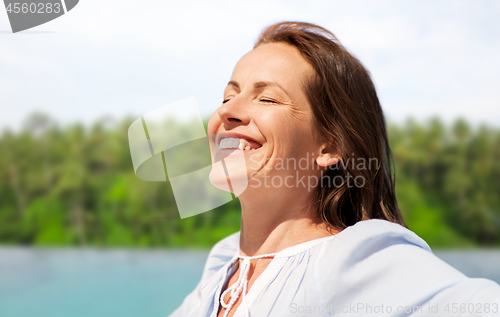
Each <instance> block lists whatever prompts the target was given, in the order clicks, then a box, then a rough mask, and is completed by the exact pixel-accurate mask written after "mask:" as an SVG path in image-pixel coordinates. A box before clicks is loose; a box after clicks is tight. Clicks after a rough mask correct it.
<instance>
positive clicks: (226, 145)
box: [219, 138, 240, 149]
mask: <svg viewBox="0 0 500 317" xmlns="http://www.w3.org/2000/svg"><path fill="white" fill-rule="evenodd" d="M239 144H240V139H236V138H227V139H222V140H221V141H220V143H219V147H220V148H221V149H236V148H238V146H239Z"/></svg>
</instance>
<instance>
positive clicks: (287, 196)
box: [239, 188, 336, 256]
mask: <svg viewBox="0 0 500 317" xmlns="http://www.w3.org/2000/svg"><path fill="white" fill-rule="evenodd" d="M239 198H240V203H241V210H242V219H241V233H240V254H241V255H245V256H254V255H262V254H269V253H275V252H279V251H281V250H284V249H286V248H288V247H291V246H294V245H297V244H299V243H303V242H306V241H310V240H314V239H319V238H322V237H326V236H330V235H332V234H335V233H336V231H334V230H332V229H329V228H328V227H327V225H326V224H324V223H323V221H322V220H321V219H320V217H319V216H318V215H317V212H316V209H315V208H314V205H313V204H312V203H311V201H312V195H305V194H304V193H303V191H302V192H301V193H296V192H295V191H291V190H290V189H288V188H287V189H286V191H284V190H280V189H273V190H267V191H266V192H265V193H262V192H261V193H259V194H258V195H257V194H256V193H246V192H245V193H244V194H242V195H241V196H240V197H239Z"/></svg>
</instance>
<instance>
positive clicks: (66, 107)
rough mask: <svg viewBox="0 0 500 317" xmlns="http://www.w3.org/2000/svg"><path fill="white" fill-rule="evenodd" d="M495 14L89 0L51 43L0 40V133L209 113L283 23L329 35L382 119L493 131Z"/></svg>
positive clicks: (46, 38)
mask: <svg viewBox="0 0 500 317" xmlns="http://www.w3.org/2000/svg"><path fill="white" fill-rule="evenodd" d="M429 6H432V8H433V9H432V10H427V8H428V7H429ZM499 13H500V5H499V4H497V3H496V2H488V1H477V2H474V3H470V2H466V1H464V2H461V1H444V2H439V3H435V2H430V1H424V2H421V1H418V2H417V1H405V2H401V1H378V2H376V3H375V2H372V1H349V2H341V1H327V0H324V1H310V2H308V3H307V4H305V3H304V2H303V1H253V2H247V1H210V2H208V1H195V0H190V1H187V2H179V1H153V0H146V1H140V2H139V1H137V0H122V1H118V0H114V1H112V0H110V1H97V0H86V1H82V2H80V3H79V5H78V6H77V7H76V8H75V9H74V10H72V11H71V12H69V13H68V14H66V15H64V16H62V17H61V18H59V19H56V20H54V21H52V22H49V23H47V24H44V25H43V26H40V27H38V28H37V29H36V30H40V31H54V32H55V33H41V34H40V33H39V34H36V33H31V34H26V33H25V34H22V33H20V34H6V33H5V32H4V33H1V34H0V38H1V42H0V43H1V44H0V45H1V47H0V68H1V69H2V72H1V73H0V83H7V84H5V85H2V86H1V87H0V90H1V94H0V95H1V100H0V101H1V103H2V113H3V114H5V113H8V114H9V115H8V118H9V119H5V118H6V117H5V115H4V118H3V119H0V130H1V129H2V128H4V127H12V128H16V127H19V126H20V123H21V122H22V120H24V118H25V117H26V116H27V115H28V114H29V113H31V112H33V111H45V112H47V113H49V114H50V115H52V116H54V117H55V118H56V119H59V120H61V121H63V122H73V121H83V122H86V123H90V122H92V121H94V120H95V119H96V118H99V117H101V116H104V115H112V116H114V117H122V116H124V115H127V114H140V113H144V112H147V111H148V110H151V109H154V108H156V107H159V106H162V105H164V104H167V103H170V102H173V101H175V100H180V99H184V98H186V97H190V96H196V97H197V99H198V103H199V104H200V107H201V110H202V112H203V113H204V114H209V113H211V112H213V110H215V108H216V107H217V106H218V105H219V104H220V102H221V98H222V91H223V89H224V87H225V85H226V83H227V81H228V80H229V78H230V75H231V72H232V68H233V67H234V65H235V64H236V62H237V61H238V59H239V58H240V57H241V56H242V55H243V54H245V53H246V52H248V51H249V50H250V49H251V48H252V45H253V43H254V41H255V39H256V37H257V36H258V34H259V32H260V31H261V30H262V28H263V27H264V26H267V25H270V24H272V23H274V22H277V21H282V20H301V21H308V22H313V23H317V24H319V25H322V26H324V27H326V28H327V29H330V30H331V31H333V32H334V33H335V34H336V35H337V36H338V37H339V39H340V40H341V41H342V42H343V43H344V45H345V46H346V47H347V48H348V49H349V50H351V51H352V52H353V53H354V54H355V55H356V56H358V57H359V58H360V59H361V61H362V62H363V63H364V64H365V65H366V66H367V68H368V69H369V70H370V71H371V73H372V75H373V78H374V80H375V83H376V86H377V88H378V92H379V96H380V99H381V100H382V102H383V106H384V109H385V110H386V114H387V115H388V116H389V117H397V118H398V120H400V119H399V118H402V117H403V116H414V117H416V118H417V119H418V118H426V117H429V116H431V115H433V114H435V113H438V114H439V115H441V116H447V117H456V116H466V117H468V118H470V119H471V120H474V121H475V122H489V123H492V124H498V121H497V120H496V119H494V118H493V116H492V114H494V113H497V112H495V111H496V110H495V109H496V108H495V109H493V108H492V107H495V106H496V105H497V102H496V100H499V98H498V97H499V96H498V93H497V87H498V85H499V84H500V82H499V79H498V76H497V74H498V73H499V71H500V63H499V61H498V58H497V56H499V55H500V39H499V38H498V36H497V34H498V31H500V29H499V26H498V23H496V17H497V16H498V15H499ZM0 28H1V29H2V30H7V29H8V28H9V26H8V21H7V16H6V14H3V13H2V14H0ZM472 104H474V108H475V110H474V113H473V114H472V113H471V112H470V110H468V109H469V108H470V107H468V105H472ZM428 105H432V107H430V106H428ZM457 105H460V106H457ZM6 109H8V110H6Z"/></svg>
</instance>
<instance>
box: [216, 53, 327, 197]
mask: <svg viewBox="0 0 500 317" xmlns="http://www.w3.org/2000/svg"><path fill="white" fill-rule="evenodd" d="M313 75H314V69H313V68H312V67H311V65H310V64H309V63H308V62H307V61H306V60H305V59H304V58H303V57H302V56H301V54H300V52H299V51H298V50H297V49H296V48H294V47H293V46H291V45H288V44H284V43H269V44H263V45H260V46H259V47H257V48H255V49H254V50H252V51H250V52H249V53H248V54H246V55H245V56H243V57H242V58H241V59H240V61H239V62H238V63H237V65H236V67H235V68H234V71H233V74H232V77H231V80H230V81H229V84H228V85H227V87H226V89H225V90H224V99H223V100H224V101H223V103H222V105H221V106H220V107H219V108H218V109H217V110H216V111H215V112H214V114H213V115H212V117H211V118H210V121H209V123H208V133H209V135H210V146H211V150H212V162H213V163H216V162H218V161H220V160H222V159H223V160H224V163H225V168H223V167H222V166H221V164H218V165H216V164H214V165H213V167H212V172H211V174H210V181H211V182H212V183H213V184H214V185H215V186H216V187H219V188H221V189H224V188H227V181H228V180H229V181H230V182H231V183H232V185H233V186H232V187H233V188H234V187H235V182H243V183H245V184H246V182H248V187H247V189H246V190H245V192H246V191H249V189H250V188H273V187H285V186H286V187H295V186H296V185H297V180H296V179H295V178H296V177H301V176H303V175H311V174H317V173H318V170H317V166H316V168H315V162H314V160H315V154H316V156H317V154H318V149H319V147H320V145H319V144H318V143H317V141H316V140H315V139H314V138H313V127H312V123H313V117H312V111H311V106H310V105H309V103H308V101H307V98H306V95H305V93H304V88H303V87H304V84H305V81H306V80H307V79H309V78H311V77H312V76H313ZM243 159H244V160H243ZM301 159H302V161H301ZM304 160H305V161H304ZM294 161H295V165H294V164H293V163H294ZM300 162H302V164H301V165H300V164H299V163H300ZM315 169H316V170H315ZM228 174H229V176H230V177H227V175H228ZM287 177H288V178H287ZM301 184H302V182H300V183H299V186H300V185H301ZM236 187H237V186H236ZM233 192H234V191H233ZM236 194H237V195H238V193H236Z"/></svg>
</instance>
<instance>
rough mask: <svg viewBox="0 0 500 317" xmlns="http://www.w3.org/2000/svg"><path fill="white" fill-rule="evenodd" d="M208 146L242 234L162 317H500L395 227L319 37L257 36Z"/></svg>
mask: <svg viewBox="0 0 500 317" xmlns="http://www.w3.org/2000/svg"><path fill="white" fill-rule="evenodd" d="M208 133H209V134H210V135H211V136H212V137H211V144H210V146H211V149H212V154H213V155H212V161H213V167H212V172H211V174H210V181H211V182H212V184H214V185H215V186H216V187H218V188H220V189H223V190H229V191H231V192H233V193H235V194H236V195H237V196H238V197H239V200H240V202H241V212H242V223H241V231H240V232H238V233H236V234H234V235H232V236H229V237H228V238H226V239H224V240H222V241H221V242H219V243H218V244H217V245H216V246H214V248H213V249H212V251H211V252H210V255H209V257H208V260H207V262H206V265H205V269H204V273H203V276H202V279H201V281H200V283H199V285H198V286H197V288H196V289H195V290H194V291H193V292H192V293H191V294H190V295H189V296H188V297H187V298H186V299H185V301H184V303H183V304H182V306H181V307H179V308H178V309H177V310H176V311H175V312H174V313H173V315H172V316H224V317H226V316H243V315H246V316H250V315H251V316H259V317H260V316H289V315H296V313H298V314H300V315H308V316H311V315H317V316H320V315H331V314H334V313H337V314H339V315H342V314H351V315H352V314H353V313H354V314H355V315H356V314H357V315H359V316H366V315H371V314H376V315H377V316H380V315H382V316H393V315H394V316H395V315H397V316H401V315H409V314H411V313H418V314H420V315H422V314H423V315H426V314H427V315H433V314H434V315H436V316H439V315H442V314H447V315H453V314H455V313H459V311H453V310H452V308H451V307H452V306H450V305H451V304H453V303H456V304H458V305H459V306H460V304H464V305H469V304H471V305H472V306H474V307H473V309H474V313H482V314H486V315H487V314H492V315H494V314H496V313H498V312H499V309H500V307H499V300H500V287H499V286H498V285H497V284H495V283H493V282H491V281H488V280H484V279H469V278H467V277H466V276H464V275H463V274H461V273H460V272H458V271H456V270H455V269H453V268H452V267H451V266H449V265H447V264H446V263H444V262H442V261H441V260H439V259H438V258H437V257H435V256H434V255H433V254H432V252H431V251H430V248H429V247H428V245H427V244H426V243H425V242H424V241H423V240H422V239H420V238H419V237H418V236H417V235H415V234H414V233H413V232H411V231H409V230H408V229H406V228H405V226H404V222H403V219H402V217H401V214H400V212H399V209H398V206H397V202H396V198H395V191H394V178H393V173H392V170H391V154H390V149H389V146H388V142H387V135H386V128H385V121H384V117H383V113H382V109H381V106H380V103H379V101H378V98H377V94H376V91H375V88H374V85H373V83H372V81H371V79H370V75H369V73H368V72H367V71H366V69H365V68H364V67H363V66H362V64H361V63H360V62H359V61H358V60H357V59H356V58H355V57H354V56H352V55H351V54H350V53H348V52H347V51H346V50H345V48H344V47H343V46H342V45H341V44H340V43H339V42H338V40H337V39H336V38H335V37H334V35H333V34H331V33H330V32H329V31H327V30H325V29H323V28H321V27H319V26H317V25H313V24H309V23H300V22H283V23H278V24H275V25H272V26H270V27H268V28H266V29H265V30H264V31H263V32H262V34H261V35H260V37H259V39H258V40H257V43H256V45H255V47H254V49H253V50H252V51H250V52H249V53H248V54H246V55H245V56H243V57H242V58H241V60H240V61H239V62H238V63H237V65H236V67H235V69H234V72H233V74H232V77H231V80H230V81H229V84H228V85H227V87H226V89H225V91H224V99H223V102H222V105H221V106H220V107H219V108H218V109H217V110H216V111H215V112H214V114H213V116H212V117H211V119H210V121H209V124H208ZM446 304H448V306H446ZM353 307H354V311H353ZM415 307H417V308H416V309H417V311H416V312H415ZM453 307H454V306H453ZM408 308H409V310H408ZM346 309H347V310H346ZM446 309H448V311H447V310H446ZM467 309H469V307H467ZM462 313H463V312H462Z"/></svg>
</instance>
